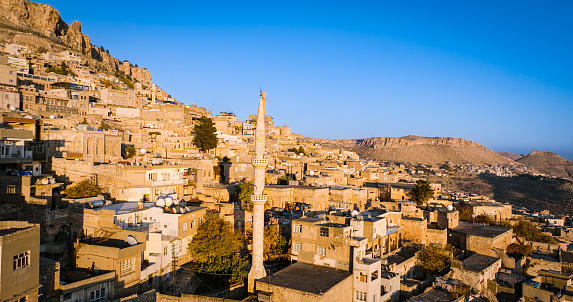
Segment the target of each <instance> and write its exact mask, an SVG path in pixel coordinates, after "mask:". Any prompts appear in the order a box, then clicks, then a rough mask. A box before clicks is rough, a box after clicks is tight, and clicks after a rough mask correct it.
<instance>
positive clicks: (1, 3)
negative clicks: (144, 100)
mask: <svg viewBox="0 0 573 302" xmlns="http://www.w3.org/2000/svg"><path fill="white" fill-rule="evenodd" d="M3 27H4V28H3ZM2 29H4V30H10V31H11V33H10V35H0V37H2V36H5V37H8V36H9V37H10V39H11V40H12V42H14V43H19V44H24V45H30V46H32V48H37V47H40V46H41V47H45V48H47V49H51V50H54V49H55V48H58V49H61V48H63V45H65V46H67V47H69V48H70V49H72V50H74V51H76V52H78V53H81V54H82V55H85V57H86V58H87V59H91V60H92V61H89V62H88V64H90V65H91V66H92V67H96V68H99V69H102V70H104V71H108V72H111V73H113V72H114V71H116V70H120V65H121V63H120V62H119V60H118V59H116V58H114V57H113V56H111V55H110V54H109V53H107V52H106V51H104V50H103V49H101V48H99V47H95V46H94V45H93V44H92V43H91V40H90V37H88V36H87V35H85V34H83V33H82V25H81V23H80V22H78V21H74V23H72V25H68V24H66V22H64V21H63V20H62V18H61V17H60V13H59V12H58V11H57V10H56V9H55V8H53V7H51V6H49V5H47V4H39V3H34V2H30V1H28V0H0V30H2ZM59 43H61V44H59ZM122 71H123V70H122ZM124 73H125V74H129V75H130V76H131V77H133V78H136V79H137V80H138V81H140V82H141V83H142V84H143V85H146V86H151V74H150V73H149V71H147V70H146V69H144V68H140V67H133V66H130V67H129V68H128V70H126V71H124Z"/></svg>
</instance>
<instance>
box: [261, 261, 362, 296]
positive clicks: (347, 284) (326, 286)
mask: <svg viewBox="0 0 573 302" xmlns="http://www.w3.org/2000/svg"><path fill="white" fill-rule="evenodd" d="M352 284H353V275H352V273H351V272H349V271H348V270H339V269H334V268H329V267H323V266H317V265H311V264H307V263H301V262H297V263H295V264H292V265H291V266H289V267H287V268H285V269H283V270H281V271H280V272H278V273H276V274H274V275H270V276H268V277H265V278H262V279H259V280H257V284H256V287H257V289H258V290H260V292H259V293H258V297H259V301H274V302H288V301H309V302H330V301H340V302H351V301H355V300H354V299H353V296H352V295H353V291H352Z"/></svg>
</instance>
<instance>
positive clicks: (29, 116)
mask: <svg viewBox="0 0 573 302" xmlns="http://www.w3.org/2000/svg"><path fill="white" fill-rule="evenodd" d="M24 118H27V119H29V120H33V119H34V117H33V116H31V115H26V116H25V117H24Z"/></svg>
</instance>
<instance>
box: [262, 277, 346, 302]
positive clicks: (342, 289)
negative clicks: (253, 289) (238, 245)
mask: <svg viewBox="0 0 573 302" xmlns="http://www.w3.org/2000/svg"><path fill="white" fill-rule="evenodd" d="M352 276H353V275H349V276H348V277H347V278H346V279H344V280H343V281H341V282H339V283H338V284H336V285H335V286H333V287H332V288H330V289H329V290H328V291H327V292H326V293H323V294H314V293H309V292H303V291H299V290H294V289H290V288H285V287H281V286H276V285H273V284H268V283H265V282H257V290H261V291H265V292H271V293H273V302H291V301H305V302H331V301H337V302H351V301H353V299H352V298H353V297H352V296H353V290H352V288H353V278H352Z"/></svg>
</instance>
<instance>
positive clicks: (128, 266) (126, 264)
mask: <svg viewBox="0 0 573 302" xmlns="http://www.w3.org/2000/svg"><path fill="white" fill-rule="evenodd" d="M134 272H135V257H133V258H129V259H125V260H122V261H121V262H120V265H119V276H120V277H125V276H127V275H129V274H131V273H134ZM90 301H91V299H90Z"/></svg>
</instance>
